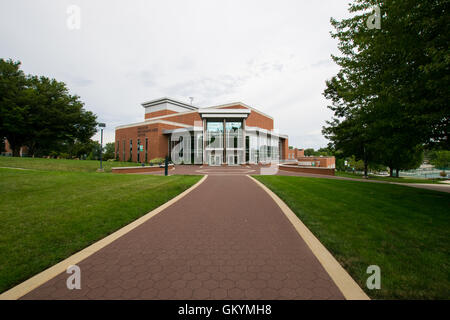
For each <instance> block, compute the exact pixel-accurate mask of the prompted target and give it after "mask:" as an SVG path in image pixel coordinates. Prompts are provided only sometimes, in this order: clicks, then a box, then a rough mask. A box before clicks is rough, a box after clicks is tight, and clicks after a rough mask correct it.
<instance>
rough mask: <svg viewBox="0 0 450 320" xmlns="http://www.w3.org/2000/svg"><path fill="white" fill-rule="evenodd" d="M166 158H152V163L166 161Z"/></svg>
mask: <svg viewBox="0 0 450 320" xmlns="http://www.w3.org/2000/svg"><path fill="white" fill-rule="evenodd" d="M164 161H165V159H164V158H155V159H152V160H150V164H151V165H154V164H161V163H164Z"/></svg>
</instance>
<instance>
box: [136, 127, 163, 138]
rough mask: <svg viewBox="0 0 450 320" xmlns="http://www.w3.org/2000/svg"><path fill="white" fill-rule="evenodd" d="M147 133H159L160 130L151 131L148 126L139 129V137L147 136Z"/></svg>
mask: <svg viewBox="0 0 450 320" xmlns="http://www.w3.org/2000/svg"><path fill="white" fill-rule="evenodd" d="M147 132H158V128H153V129H150V128H149V127H148V126H142V127H138V128H137V133H138V137H139V136H145V134H146V133H147Z"/></svg>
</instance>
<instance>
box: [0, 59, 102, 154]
mask: <svg viewBox="0 0 450 320" xmlns="http://www.w3.org/2000/svg"><path fill="white" fill-rule="evenodd" d="M0 119H1V120H0V135H1V136H4V137H6V138H7V139H8V141H9V143H10V145H11V149H13V155H14V156H18V155H19V150H20V147H22V146H24V145H26V146H27V147H28V153H29V155H31V156H34V155H44V154H49V153H50V152H51V151H62V150H66V149H68V146H69V145H71V144H74V143H76V142H80V143H87V142H88V141H89V140H90V138H91V137H92V135H93V134H94V133H95V132H96V125H97V121H96V116H95V115H94V114H93V113H92V112H90V111H86V110H84V104H83V103H82V102H81V101H80V99H79V97H78V96H76V95H70V94H69V90H68V89H67V87H66V85H65V84H64V83H63V82H58V81H56V80H55V79H49V78H46V77H36V76H26V75H25V74H24V73H23V72H22V71H21V70H20V62H13V61H12V60H8V61H5V60H3V59H0Z"/></svg>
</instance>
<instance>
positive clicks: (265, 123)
mask: <svg viewBox="0 0 450 320" xmlns="http://www.w3.org/2000/svg"><path fill="white" fill-rule="evenodd" d="M220 109H248V108H246V107H245V106H241V105H239V104H237V105H233V106H227V107H222V108H220ZM250 111H251V112H250V114H249V115H248V118H247V120H246V121H245V123H246V125H247V126H250V127H258V128H263V129H266V130H273V119H271V118H269V117H266V116H264V115H262V114H261V113H259V112H257V111H253V110H251V109H250Z"/></svg>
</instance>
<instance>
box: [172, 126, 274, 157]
mask: <svg viewBox="0 0 450 320" xmlns="http://www.w3.org/2000/svg"><path fill="white" fill-rule="evenodd" d="M203 134H204V135H205V138H204V139H203ZM280 146H281V143H280V139H279V137H278V136H276V135H273V134H272V133H271V132H269V133H266V132H264V130H262V129H259V128H250V130H249V131H246V128H245V124H244V121H243V120H241V119H227V118H225V119H223V118H222V119H207V120H204V131H192V130H191V131H187V130H185V129H177V130H175V131H174V132H173V133H172V135H171V139H170V142H169V150H170V155H171V160H172V161H173V162H174V163H177V162H178V163H184V164H188V163H194V164H201V163H206V164H209V165H222V164H227V165H240V164H245V163H253V164H256V163H269V162H273V161H278V160H279V159H280ZM203 148H204V150H203ZM174 158H176V159H174Z"/></svg>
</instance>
